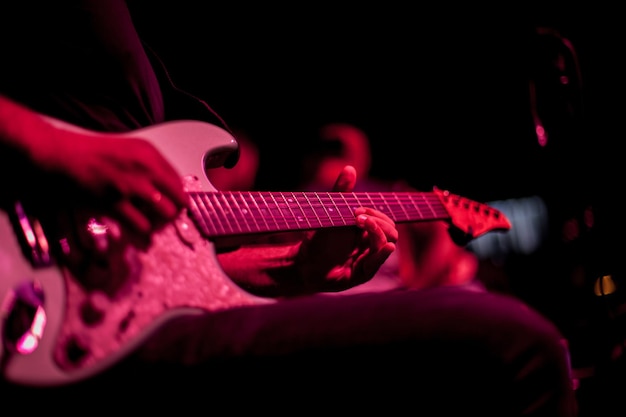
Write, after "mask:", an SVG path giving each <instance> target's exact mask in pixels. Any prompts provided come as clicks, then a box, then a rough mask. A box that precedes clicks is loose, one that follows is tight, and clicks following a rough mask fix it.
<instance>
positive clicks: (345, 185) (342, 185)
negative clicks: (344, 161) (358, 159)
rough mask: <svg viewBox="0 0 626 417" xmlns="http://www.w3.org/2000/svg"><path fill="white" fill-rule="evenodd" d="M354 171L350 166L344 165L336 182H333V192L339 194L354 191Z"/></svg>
mask: <svg viewBox="0 0 626 417" xmlns="http://www.w3.org/2000/svg"><path fill="white" fill-rule="evenodd" d="M356 176H357V175H356V169H355V168H354V167H353V166H352V165H346V166H344V167H343V169H342V170H341V172H340V173H339V176H338V177H337V180H336V181H335V185H334V186H333V191H339V192H350V191H352V190H353V189H354V186H355V185H356Z"/></svg>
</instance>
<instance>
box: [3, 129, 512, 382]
mask: <svg viewBox="0 0 626 417" xmlns="http://www.w3.org/2000/svg"><path fill="white" fill-rule="evenodd" d="M46 119H47V120H49V121H50V122H51V123H54V124H60V125H61V126H62V127H65V128H67V129H76V130H81V129H80V128H78V127H76V126H71V125H68V124H67V123H64V122H61V121H58V120H55V119H48V118H46ZM131 134H132V137H142V138H144V139H146V140H147V141H149V142H150V143H152V144H153V145H154V146H156V147H157V149H159V150H160V151H161V153H162V154H163V155H164V156H165V157H166V158H168V160H169V161H170V163H171V164H172V165H173V166H174V167H175V168H176V169H177V170H178V171H179V172H180V173H181V175H182V177H183V181H184V184H185V186H186V189H187V191H188V194H189V197H190V205H189V208H188V210H186V212H184V213H181V215H180V216H179V217H178V218H177V220H176V221H175V222H172V224H170V225H168V226H167V227H165V228H164V229H162V230H160V231H159V232H157V233H156V234H155V235H154V236H153V239H152V242H151V244H150V246H148V247H147V248H144V247H138V246H136V245H135V244H133V243H132V242H131V239H130V238H127V236H126V235H127V234H126V233H125V232H124V230H120V229H121V228H120V227H119V225H116V224H113V223H111V221H110V220H108V219H106V218H105V217H104V213H99V212H98V210H97V209H96V208H94V207H79V206H77V205H72V204H71V203H69V202H65V201H61V202H55V203H58V204H54V205H52V206H54V207H57V206H58V207H60V208H61V209H60V210H59V209H57V210H54V209H51V208H50V207H43V208H39V210H38V214H40V216H39V217H40V218H39V219H38V218H37V216H34V215H33V213H28V212H27V210H26V209H25V208H24V207H23V206H22V204H21V203H20V202H15V206H14V207H12V208H8V209H7V210H6V211H4V210H1V211H0V236H2V238H1V239H0V303H2V304H1V305H0V314H1V317H0V337H1V338H2V345H1V346H0V376H2V377H3V378H5V379H6V380H8V381H11V382H14V383H17V384H23V385H31V386H52V385H62V384H67V383H71V382H76V381H80V380H83V379H85V378H88V377H90V376H93V375H95V374H97V373H99V372H101V371H103V370H105V369H106V368H108V367H110V366H112V365H113V364H115V363H116V362H118V361H119V360H120V359H121V358H123V357H124V356H126V355H128V354H129V353H130V352H132V351H133V350H134V349H135V348H136V347H137V346H138V345H140V344H141V343H142V342H144V341H145V340H146V339H147V338H149V337H150V336H151V335H153V334H154V333H155V332H156V331H158V329H159V328H160V327H161V326H162V325H163V324H164V323H166V322H167V321H169V320H171V319H173V318H174V317H179V316H182V315H192V314H203V313H209V312H214V311H218V310H223V309H228V308H235V307H239V306H245V305H258V304H269V303H273V302H276V301H275V300H274V299H270V298H263V297H258V296H255V295H253V294H250V293H249V292H246V291H245V290H243V289H242V288H240V287H239V286H237V285H236V284H235V283H234V282H233V281H231V280H230V278H229V277H228V276H227V275H226V274H225V273H224V271H223V270H222V268H221V266H220V264H219V262H218V259H217V255H216V252H215V247H214V243H213V242H214V241H215V238H218V237H220V238H224V237H226V238H228V237H233V236H238V235H242V234H243V235H249V234H254V233H267V232H280V231H294V230H312V229H318V228H325V227H351V226H354V225H355V223H356V222H355V218H354V209H355V208H356V207H359V206H370V207H375V208H376V209H378V210H380V211H382V212H384V213H385V214H387V215H388V216H389V217H390V218H391V219H393V220H394V221H395V222H414V221H432V220H443V221H447V222H449V224H450V225H451V226H452V227H451V229H453V230H454V231H455V232H457V233H455V235H456V236H460V237H461V238H463V239H466V238H473V237H476V236H479V235H481V234H483V233H486V232H488V231H491V230H508V229H509V228H510V223H509V222H508V220H507V219H506V217H505V216H503V215H502V214H501V213H500V212H499V211H497V210H495V209H492V208H491V207H488V206H486V205H484V204H480V203H476V202H473V201H470V200H468V199H465V198H462V197H459V196H456V195H454V194H450V193H448V192H447V191H441V190H437V189H435V191H433V192H373V193H359V192H349V193H339V192H337V193H334V192H331V193H327V192H320V193H318V192H286V193H281V192H265V191H261V192H228V191H224V192H222V191H217V190H215V188H214V187H213V186H212V185H211V183H210V182H209V181H208V179H207V177H206V170H207V169H210V168H213V167H219V166H222V165H224V162H225V160H226V158H227V157H228V156H229V155H231V154H232V153H233V152H234V151H236V150H237V142H236V141H235V139H234V138H233V137H232V136H231V135H230V134H229V133H228V132H226V131H225V130H223V129H221V128H219V127H217V126H214V125H211V124H208V123H204V122H199V121H175V122H168V123H163V124H160V125H156V126H152V127H148V128H144V129H140V130H136V131H134V132H131ZM111 135H113V136H119V137H121V138H129V137H131V135H130V134H129V135H128V136H125V134H111ZM42 218H45V221H44V220H42ZM57 218H58V220H57ZM50 219H52V221H51V220H50ZM63 220H65V221H63ZM68 220H69V221H68ZM56 223H58V224H56ZM77 230H78V231H82V232H85V233H87V232H86V231H88V236H90V238H91V240H92V245H91V247H90V246H89V245H85V244H84V242H83V241H81V239H79V238H77V237H76V236H77V235H80V233H77ZM51 231H52V232H51ZM453 237H454V236H453ZM94 247H96V248H100V249H99V250H94ZM51 248H54V249H56V250H51ZM55 254H58V256H55Z"/></svg>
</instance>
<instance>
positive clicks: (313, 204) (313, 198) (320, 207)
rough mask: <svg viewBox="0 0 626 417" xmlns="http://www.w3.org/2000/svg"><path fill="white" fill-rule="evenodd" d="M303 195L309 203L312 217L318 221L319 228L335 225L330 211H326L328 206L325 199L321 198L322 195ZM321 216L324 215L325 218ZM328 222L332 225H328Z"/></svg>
mask: <svg viewBox="0 0 626 417" xmlns="http://www.w3.org/2000/svg"><path fill="white" fill-rule="evenodd" d="M302 195H303V196H304V198H305V199H306V200H307V202H308V203H309V207H310V208H311V210H310V212H311V216H310V217H311V218H313V219H315V220H317V224H318V225H319V226H328V225H333V224H334V223H333V222H332V219H331V217H330V215H329V213H328V210H326V204H325V203H324V201H323V199H322V198H321V197H320V193H317V192H309V193H302ZM320 214H324V216H323V217H320ZM325 219H327V220H325ZM327 221H328V222H330V223H327Z"/></svg>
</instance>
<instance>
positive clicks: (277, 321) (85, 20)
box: [0, 0, 575, 416]
mask: <svg viewBox="0 0 626 417" xmlns="http://www.w3.org/2000/svg"><path fill="white" fill-rule="evenodd" d="M7 3H8V4H5V5H4V7H3V13H2V17H1V18H0V19H2V21H1V22H0V23H1V24H0V27H1V29H0V31H1V32H2V35H4V36H3V39H4V40H3V42H2V55H1V56H2V70H0V71H1V77H0V171H2V174H3V175H2V178H3V181H2V183H3V185H2V190H3V191H2V207H3V209H5V210H9V209H10V208H11V207H12V204H13V203H14V202H15V201H21V202H22V203H23V207H24V208H26V209H27V210H31V213H34V214H35V215H37V216H39V217H40V218H41V219H42V224H43V225H44V227H46V226H47V225H49V224H53V223H55V218H56V217H63V218H64V217H65V216H66V215H67V214H68V213H70V214H71V210H69V209H68V208H67V207H71V206H72V205H73V204H76V205H77V206H80V207H83V206H87V207H90V206H91V207H98V209H100V210H104V211H106V213H107V215H108V217H110V218H112V219H114V220H115V221H116V222H117V224H118V225H120V230H121V232H120V230H118V231H117V232H115V233H114V232H111V234H112V236H111V238H113V239H115V238H118V237H119V233H121V236H122V237H123V238H125V239H128V240H129V241H131V242H132V243H133V245H136V246H137V247H139V248H150V245H151V244H152V240H153V238H154V234H155V233H156V232H158V231H160V230H163V229H164V228H166V227H168V225H170V224H171V223H172V222H173V221H174V220H175V219H176V218H177V217H178V216H179V215H180V214H181V213H182V212H184V211H185V209H186V208H187V207H188V204H189V202H188V199H187V196H186V194H185V190H184V187H183V184H182V181H181V178H180V175H179V174H180V173H179V172H177V170H176V169H175V168H174V167H173V166H171V165H170V164H169V162H168V156H167V155H161V154H160V153H159V152H158V151H157V150H156V148H155V147H154V146H153V145H152V144H151V143H150V142H149V141H148V140H145V138H142V137H141V135H138V134H136V133H134V131H135V130H137V129H140V128H142V127H146V126H153V125H158V124H159V123H161V122H165V121H167V120H172V119H177V118H196V117H197V118H200V120H203V121H206V122H209V123H214V124H218V125H220V126H222V127H224V128H225V129H227V126H226V125H225V124H224V123H223V122H222V121H221V120H220V118H219V117H218V116H217V115H216V114H215V113H214V112H212V111H211V109H210V108H208V106H205V105H204V103H203V102H200V104H201V105H202V106H201V107H202V108H203V110H201V111H198V110H197V109H198V108H200V107H197V108H195V109H193V111H192V110H189V111H188V112H187V113H185V110H184V109H188V107H184V106H181V105H180V103H181V100H182V98H185V97H186V98H188V99H193V97H192V96H189V95H187V94H186V93H184V92H182V91H180V90H177V89H176V88H175V86H173V85H172V84H171V83H170V82H169V81H168V80H169V77H167V76H166V74H165V72H164V67H163V66H161V64H160V63H158V60H157V59H156V57H155V56H154V54H152V53H151V52H150V51H149V50H147V49H144V47H143V44H142V42H141V40H140V37H139V35H138V33H137V32H136V30H135V27H134V26H133V20H132V18H131V14H130V11H129V9H128V8H127V4H126V2H124V1H123V0H107V1H101V0H68V1H62V2H54V1H49V0H46V1H44V0H41V1H37V0H35V1H30V2H19V1H15V2H7ZM130 3H132V2H130ZM155 63H157V64H156V65H154V64H155ZM169 100H175V103H176V104H172V103H173V102H172V101H169ZM41 115H46V116H51V117H53V118H55V119H59V120H62V121H64V122H67V123H69V124H71V125H74V126H79V127H82V128H86V129H88V130H86V131H80V130H73V129H68V128H65V127H59V126H58V125H54V124H51V123H48V120H49V119H45V118H42V117H41ZM106 132H123V133H126V134H127V135H126V137H124V138H123V139H121V138H119V137H111V136H107V134H106ZM176 140H178V141H179V143H180V146H184V138H177V139H176ZM356 176H357V172H356V171H355V169H354V168H353V167H351V166H346V167H345V168H344V169H343V170H342V172H341V174H340V175H339V177H338V179H337V181H336V185H335V190H336V191H350V190H352V189H353V188H354V186H355V183H356ZM55 209H59V210H58V211H57V210H55ZM354 215H355V218H356V224H357V226H356V227H354V228H345V229H338V230H332V229H327V230H323V231H322V230H320V231H316V232H307V233H303V235H302V238H301V239H300V240H299V241H297V242H295V243H294V242H288V243H287V242H282V243H280V244H278V243H276V244H271V240H266V241H265V242H263V245H257V244H254V242H251V243H250V244H242V245H241V246H239V247H236V248H235V249H233V250H231V251H228V252H225V253H220V254H219V255H218V259H219V261H220V263H221V264H222V267H223V269H224V271H225V272H227V273H228V275H229V276H230V277H232V279H233V280H234V281H235V282H238V283H241V285H242V286H244V287H245V288H247V289H249V290H250V291H253V292H254V293H256V294H259V295H262V296H266V297H273V298H275V299H276V300H277V302H275V303H270V304H262V305H252V306H244V307H236V308H230V309H226V310H224V311H220V312H213V313H208V314H200V315H189V316H184V317H178V318H176V319H175V320H171V321H169V322H168V323H166V324H165V325H163V326H162V327H161V328H159V329H158V331H157V332H155V333H154V334H153V335H152V336H151V337H150V338H149V339H148V340H146V342H145V343H143V344H142V345H141V346H139V347H138V348H137V349H135V350H134V351H133V352H132V353H130V354H129V355H128V356H127V357H125V358H123V360H121V361H119V362H118V363H116V364H113V365H112V366H111V368H110V369H106V370H105V371H103V372H102V373H99V374H97V375H94V376H93V377H90V378H88V379H86V380H83V381H80V382H77V383H72V384H67V385H63V384H62V385H60V386H55V387H39V386H37V384H33V386H19V384H13V383H11V382H6V383H4V384H3V385H2V386H1V387H0V388H1V389H2V391H0V392H2V399H3V401H2V403H3V405H6V406H7V412H8V405H11V406H12V407H13V409H16V408H15V407H16V406H20V410H22V409H24V407H27V408H26V409H28V410H29V411H33V410H35V409H38V408H39V407H41V411H43V410H45V411H62V412H64V413H66V414H67V413H68V412H70V413H71V412H72V411H77V412H80V414H81V415H82V414H84V413H85V411H87V412H89V411H92V410H96V411H101V412H102V411H104V410H109V409H110V410H111V411H112V410H120V409H123V408H127V407H133V406H141V410H142V411H146V410H149V409H150V410H152V409H154V410H157V409H159V408H160V407H162V406H163V405H166V404H170V405H171V404H172V403H174V404H176V406H177V410H178V412H180V413H182V412H185V408H186V407H189V410H193V411H194V412H198V411H200V412H204V410H205V409H209V410H208V412H209V413H210V412H211V410H210V409H211V407H212V406H214V405H215V402H218V401H219V402H224V404H221V403H220V404H217V406H218V407H220V408H221V407H223V406H228V407H230V408H231V409H233V408H235V407H241V406H242V405H243V406H251V407H252V409H254V410H255V412H256V411H258V412H263V411H271V412H276V411H277V410H279V409H280V408H283V407H285V406H284V405H283V404H285V402H284V401H285V399H289V407H290V409H292V408H293V407H294V405H295V407H301V408H302V409H303V411H306V410H304V409H305V408H308V409H309V410H308V411H313V410H317V411H327V410H329V407H337V406H341V407H345V409H346V410H347V411H351V412H357V413H358V412H361V411H370V410H371V407H372V405H377V404H378V405H380V404H384V405H385V407H386V410H387V412H388V413H390V414H393V413H394V409H397V410H403V411H404V410H405V409H406V407H407V406H410V407H412V409H413V410H415V411H416V412H417V413H418V414H424V413H432V412H433V411H432V410H437V411H436V414H439V415H447V414H446V413H447V412H450V413H451V414H450V415H454V413H456V412H460V411H463V414H470V413H471V414H478V415H483V416H484V415H498V416H516V415H528V416H530V415H535V416H540V415H541V416H545V415H550V416H573V415H575V402H574V397H573V394H574V391H573V389H572V384H571V379H570V375H569V363H568V356H567V352H566V350H565V349H564V348H563V346H562V337H561V335H560V333H559V331H558V330H557V329H556V328H555V326H554V325H553V324H552V323H550V322H548V321H547V320H546V319H545V318H543V317H542V316H540V315H539V314H537V313H536V312H534V311H533V310H531V309H529V308H528V306H526V305H524V304H522V303H520V302H519V301H518V300H515V299H512V298H507V297H503V296H499V295H496V294H490V293H478V292H476V293H474V292H467V291H462V290H461V291H459V290H458V289H455V288H453V287H440V288H434V289H429V290H424V291H417V290H416V291H412V290H407V291H389V292H382V293H373V294H355V295H349V296H345V297H325V296H323V295H317V294H319V293H321V292H325V291H333V292H336V291H342V290H344V289H348V288H351V287H353V286H355V285H357V284H360V283H363V282H366V281H367V280H369V279H370V278H372V276H373V275H374V274H375V273H376V271H377V269H378V268H379V267H380V266H381V265H382V264H383V262H384V261H385V260H386V259H387V258H388V256H389V255H390V254H391V253H392V252H393V250H394V248H395V243H396V239H397V236H398V234H397V229H396V227H395V225H394V222H393V221H391V219H389V218H388V217H387V216H386V215H384V214H383V213H381V212H379V211H377V210H374V209H372V208H369V207H362V208H358V209H356V210H355V211H354ZM68 217H70V218H71V217H72V216H68ZM79 219H80V216H77V218H76V220H79ZM50 227H52V226H50ZM52 230H54V227H52ZM77 232H78V233H79V235H80V236H79V237H78V238H77V241H78V242H80V243H81V244H82V247H81V246H80V245H78V248H79V253H80V254H81V255H84V256H83V257H82V259H78V260H77V259H69V260H66V259H64V258H63V255H65V253H63V251H60V252H59V257H58V260H59V262H65V261H67V262H68V264H69V265H70V266H71V267H75V268H77V269H80V268H81V267H84V266H85V265H84V264H85V262H88V261H89V260H91V259H98V258H93V257H95V256H96V255H95V253H97V252H98V251H104V252H105V254H106V250H107V249H106V242H104V244H102V242H101V241H100V240H99V237H101V236H99V235H97V234H96V233H95V232H94V231H93V229H84V230H83V229H80V228H79V230H77ZM107 233H108V232H107ZM1 238H2V239H11V238H12V237H10V236H1ZM105 238H106V236H105ZM268 242H270V243H268ZM52 243H54V242H52ZM71 256H72V254H70V255H69V256H68V257H71ZM103 261H105V260H102V259H98V262H103ZM104 263H106V262H104ZM0 278H4V277H0ZM207 279H210V277H207ZM89 284H91V283H89ZM104 293H105V297H106V295H107V294H108V293H107V291H105V292H104ZM102 301H103V305H104V306H106V305H108V304H107V301H106V300H104V299H103V300H102ZM105 314H106V312H105ZM372 392H375V396H372V395H370V393H372ZM13 393H19V394H26V395H28V396H22V397H18V396H17V395H13ZM18 398H29V399H30V401H20V402H18V401H17V399H18ZM226 398H229V399H231V400H230V401H229V402H225V401H224V400H225V399H226ZM232 398H235V400H234V401H232ZM13 401H15V403H13V404H11V403H12V402H13ZM200 407H204V408H200ZM55 408H58V409H55ZM312 409H313V410H312ZM422 409H423V410H424V411H423V412H422ZM426 410H431V411H426ZM159 411H163V410H162V409H161V410H159Z"/></svg>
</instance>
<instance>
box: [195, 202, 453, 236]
mask: <svg viewBox="0 0 626 417" xmlns="http://www.w3.org/2000/svg"><path fill="white" fill-rule="evenodd" d="M189 195H190V197H191V201H192V204H191V215H192V217H193V218H194V220H195V221H196V223H197V225H198V227H199V229H200V231H201V233H203V234H204V235H205V237H208V238H211V237H219V236H226V235H239V234H252V233H262V232H280V231H294V230H306V229H319V228H326V227H342V226H352V225H354V224H355V218H354V209H356V208H357V207H360V206H367V207H373V208H376V209H378V210H379V211H381V212H383V213H385V214H386V215H388V216H389V217H390V218H391V219H392V220H394V221H395V222H397V223H402V222H416V221H431V220H439V219H448V218H449V217H450V216H449V214H448V211H447V210H446V208H445V206H444V205H443V204H442V203H441V201H440V199H439V197H438V196H437V195H436V194H434V193H431V192H423V193H420V192H351V193H340V192H271V191H262V192H248V191H226V192H222V191H219V192H190V193H189Z"/></svg>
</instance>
